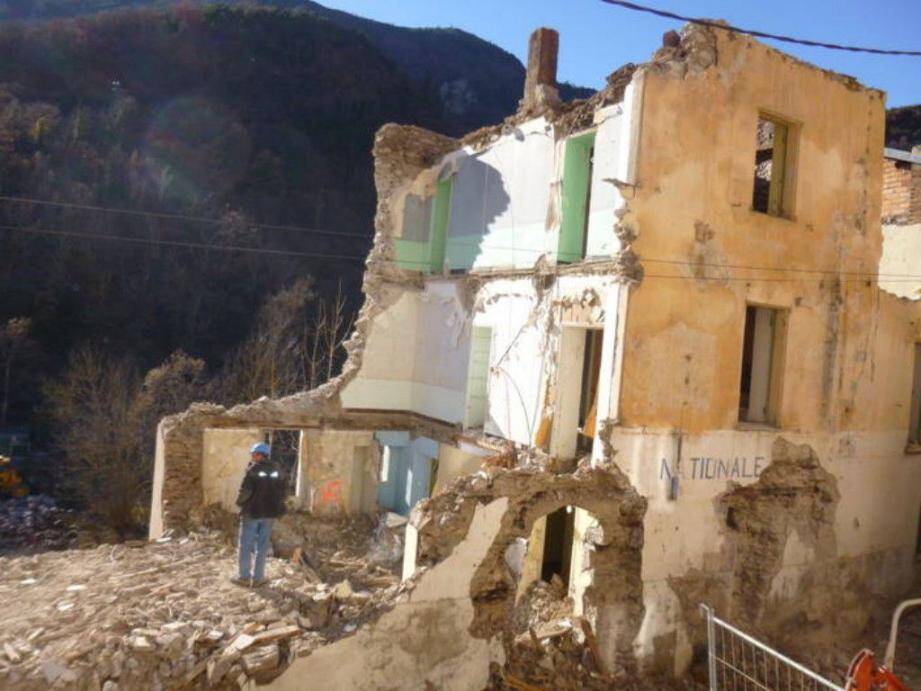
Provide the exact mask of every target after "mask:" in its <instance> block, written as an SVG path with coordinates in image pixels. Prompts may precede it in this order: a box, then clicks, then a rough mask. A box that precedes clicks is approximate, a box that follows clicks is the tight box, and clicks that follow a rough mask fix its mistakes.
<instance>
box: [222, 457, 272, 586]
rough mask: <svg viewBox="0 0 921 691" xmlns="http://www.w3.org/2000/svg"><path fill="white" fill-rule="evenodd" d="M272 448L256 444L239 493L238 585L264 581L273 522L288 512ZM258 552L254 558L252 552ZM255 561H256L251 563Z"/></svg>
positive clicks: (256, 584)
mask: <svg viewBox="0 0 921 691" xmlns="http://www.w3.org/2000/svg"><path fill="white" fill-rule="evenodd" d="M270 455H271V447H269V445H268V444H265V443H262V442H260V443H258V444H253V448H252V449H250V456H251V457H252V460H251V461H250V464H249V465H248V466H247V467H246V475H244V477H243V483H242V484H241V485H240V492H239V494H238V495H237V506H239V507H240V542H239V548H238V549H239V554H238V558H239V564H240V573H239V576H238V577H237V578H235V579H233V580H234V582H235V583H237V584H239V585H250V586H254V587H255V586H258V585H262V584H264V583H265V558H266V556H267V552H268V549H269V538H270V537H271V535H272V523H273V522H274V520H275V519H276V518H278V517H279V516H281V515H283V514H284V512H285V473H284V470H283V469H282V468H281V467H280V466H279V465H278V464H277V463H275V461H273V460H271V458H270ZM254 553H255V559H253V558H252V557H253V555H254ZM252 562H255V563H252Z"/></svg>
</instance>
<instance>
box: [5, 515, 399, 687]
mask: <svg viewBox="0 0 921 691" xmlns="http://www.w3.org/2000/svg"><path fill="white" fill-rule="evenodd" d="M293 522H294V523H297V524H298V525H299V528H300V529H301V530H307V528H308V525H307V523H308V520H307V519H306V518H305V517H304V516H298V517H296V518H295V519H294V520H293ZM373 525H374V524H373V522H370V521H368V522H366V523H365V524H364V526H363V527H364V535H363V536H361V535H357V534H356V532H357V531H356V524H355V522H349V521H342V522H339V523H335V522H333V521H323V522H318V527H317V529H316V530H313V531H309V532H310V533H311V534H313V536H314V537H313V540H312V541H305V543H304V546H305V554H309V555H310V557H309V558H310V560H311V561H312V562H313V563H314V564H315V571H314V573H316V574H319V575H320V577H321V578H323V579H324V580H325V582H324V581H317V582H315V581H313V580H311V579H310V578H307V577H306V576H305V574H304V570H305V567H304V566H303V565H301V564H299V563H291V562H290V561H288V560H284V559H278V558H270V559H269V562H268V565H267V572H266V575H267V577H268V579H269V582H268V584H266V585H264V586H260V587H256V588H245V587H241V586H238V585H235V584H233V583H232V582H231V580H230V579H231V577H232V576H233V575H234V570H235V567H236V559H235V554H234V549H233V547H232V546H231V545H229V544H228V540H227V536H226V535H222V534H221V533H219V532H216V531H206V532H197V533H191V534H189V535H188V536H187V537H184V538H181V539H173V540H170V541H165V542H160V543H151V544H150V545H148V546H147V547H144V548H139V549H128V548H125V547H124V546H120V545H118V546H111V545H105V546H100V547H97V548H95V549H91V550H80V551H76V550H74V551H68V552H46V553H43V554H39V555H33V556H19V557H5V558H0V596H2V597H3V598H4V599H5V600H6V601H8V602H9V601H15V602H17V606H16V607H15V608H6V609H5V610H3V611H0V688H3V689H45V688H48V687H50V686H53V687H54V688H74V689H77V688H95V689H100V688H102V689H109V690H110V691H114V690H116V689H118V688H126V689H134V688H170V689H192V688H206V687H219V688H228V689H229V688H239V687H241V686H243V685H244V684H248V683H249V682H248V680H254V681H256V682H260V683H262V682H266V681H269V680H271V679H272V678H274V677H275V676H277V675H278V674H280V673H281V672H282V671H283V670H284V669H285V668H286V667H287V666H288V664H290V662H291V661H292V660H293V659H294V658H296V657H298V656H303V655H308V654H310V653H311V652H312V651H313V650H314V649H316V648H317V647H319V646H322V645H325V644H326V643H328V642H332V641H334V640H336V639H338V638H340V637H342V636H344V635H348V634H349V633H351V632H352V631H354V630H356V629H357V627H358V626H360V625H361V624H362V623H363V622H366V621H368V620H370V619H373V618H375V617H376V616H378V615H379V614H380V612H382V611H385V610H386V609H387V608H389V607H390V606H392V605H391V602H392V600H393V599H394V598H395V597H396V596H397V595H398V594H399V593H400V592H402V587H401V586H400V583H399V579H398V577H397V575H396V565H394V567H393V568H391V569H389V570H388V569H386V568H384V567H383V566H381V565H380V563H372V562H370V561H368V560H366V559H364V558H363V555H364V554H366V553H367V551H368V549H369V547H370V546H371V545H372V544H373V542H372V538H371V536H372V534H373V530H372V527H373ZM332 584H338V585H336V586H335V587H333V585H332ZM75 586H77V587H75Z"/></svg>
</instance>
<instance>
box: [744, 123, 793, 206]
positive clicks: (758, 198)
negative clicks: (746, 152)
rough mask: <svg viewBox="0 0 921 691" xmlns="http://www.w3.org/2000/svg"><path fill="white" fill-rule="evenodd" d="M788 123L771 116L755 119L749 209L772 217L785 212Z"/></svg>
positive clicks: (788, 157) (787, 176)
mask: <svg viewBox="0 0 921 691" xmlns="http://www.w3.org/2000/svg"><path fill="white" fill-rule="evenodd" d="M790 129H791V128H790V125H789V124H788V123H785V122H782V121H780V120H777V119H775V118H771V117H768V116H766V115H761V116H760V117H759V118H758V128H757V131H756V136H757V144H756V147H755V176H754V189H753V191H752V209H754V210H755V211H760V212H761V213H765V214H770V215H772V216H783V215H785V214H787V213H789V209H787V208H785V206H787V204H786V203H785V200H784V197H785V196H786V195H787V189H786V187H787V183H788V178H789V163H790V161H789V159H790V156H789V151H790V146H789V141H790Z"/></svg>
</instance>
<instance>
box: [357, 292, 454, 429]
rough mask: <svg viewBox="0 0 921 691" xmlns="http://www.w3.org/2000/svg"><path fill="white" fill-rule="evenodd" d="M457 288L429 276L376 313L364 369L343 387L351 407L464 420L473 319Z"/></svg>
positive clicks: (451, 420)
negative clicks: (415, 289) (422, 286)
mask: <svg viewBox="0 0 921 691" xmlns="http://www.w3.org/2000/svg"><path fill="white" fill-rule="evenodd" d="M457 291H458V285H457V284H456V282H454V281H450V280H444V281H429V282H427V283H426V287H425V290H424V291H423V292H421V293H416V292H407V293H405V294H404V295H402V296H401V297H400V299H399V300H398V301H397V302H396V303H395V304H394V305H392V306H391V307H390V308H388V309H387V310H385V311H384V312H383V313H382V314H380V315H378V316H377V317H376V318H375V320H374V323H373V324H372V326H371V331H370V334H369V336H368V341H367V343H366V345H365V349H364V353H363V359H362V366H361V370H360V371H359V373H358V376H357V377H355V379H353V380H352V381H350V382H349V383H348V384H347V385H346V386H345V388H344V389H343V392H342V403H343V405H344V406H345V407H346V408H356V409H361V408H364V409H378V410H406V411H412V412H416V413H420V414H422V415H427V416H429V417H433V418H437V419H440V420H445V421H446V422H452V423H457V422H461V421H462V420H463V418H464V403H465V393H466V377H467V365H468V360H469V350H470V324H469V318H468V316H467V314H466V312H465V310H464V308H463V306H462V304H461V302H460V300H459V297H458V293H457Z"/></svg>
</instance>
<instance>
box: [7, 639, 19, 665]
mask: <svg viewBox="0 0 921 691" xmlns="http://www.w3.org/2000/svg"><path fill="white" fill-rule="evenodd" d="M3 652H4V653H6V657H7V659H8V660H9V661H10V662H12V663H13V664H16V663H17V662H19V661H20V660H22V656H21V655H20V654H19V653H17V652H16V649H15V648H14V647H13V646H11V645H10V644H9V643H4V644H3Z"/></svg>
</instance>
